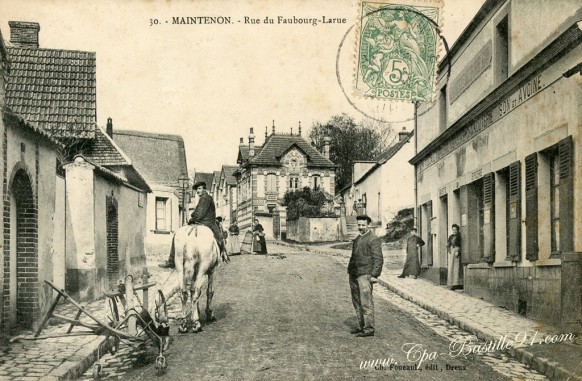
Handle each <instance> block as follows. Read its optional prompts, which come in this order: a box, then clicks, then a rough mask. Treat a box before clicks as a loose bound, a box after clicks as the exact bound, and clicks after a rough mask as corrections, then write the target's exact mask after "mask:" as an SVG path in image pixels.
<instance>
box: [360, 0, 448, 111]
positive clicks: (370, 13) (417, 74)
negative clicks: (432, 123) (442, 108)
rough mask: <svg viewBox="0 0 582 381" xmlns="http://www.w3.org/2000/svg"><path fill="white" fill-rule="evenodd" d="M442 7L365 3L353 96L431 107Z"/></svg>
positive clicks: (372, 0)
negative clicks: (418, 102) (417, 103)
mask: <svg viewBox="0 0 582 381" xmlns="http://www.w3.org/2000/svg"><path fill="white" fill-rule="evenodd" d="M441 11H442V2H439V1H434V2H421V3H414V4H404V3H395V2H393V1H388V0H384V1H378V0H362V1H361V2H360V17H359V20H358V33H357V37H356V41H357V42H356V44H357V47H356V71H355V75H354V86H355V93H356V94H355V95H356V96H360V97H371V98H378V99H384V100H399V101H409V102H416V101H421V102H430V101H432V99H433V95H434V89H435V85H436V64H437V59H438V46H439V35H438V30H439V25H440V22H441V19H442V17H441Z"/></svg>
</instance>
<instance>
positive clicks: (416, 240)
mask: <svg viewBox="0 0 582 381" xmlns="http://www.w3.org/2000/svg"><path fill="white" fill-rule="evenodd" d="M421 246H424V241H423V240H422V238H420V237H419V236H417V235H416V228H412V230H411V231H410V237H408V239H407V240H406V262H404V268H403V269H402V274H401V275H399V276H398V278H406V277H407V276H409V275H410V276H412V277H414V279H416V278H418V276H419V275H420V261H419V260H418V248H419V247H421Z"/></svg>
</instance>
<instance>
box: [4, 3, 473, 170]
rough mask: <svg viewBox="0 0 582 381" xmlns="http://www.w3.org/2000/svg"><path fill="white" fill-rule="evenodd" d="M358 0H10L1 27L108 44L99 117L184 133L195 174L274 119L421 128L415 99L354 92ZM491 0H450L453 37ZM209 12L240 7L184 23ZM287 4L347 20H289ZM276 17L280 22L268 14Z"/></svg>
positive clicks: (70, 44) (308, 14) (281, 127)
mask: <svg viewBox="0 0 582 381" xmlns="http://www.w3.org/2000/svg"><path fill="white" fill-rule="evenodd" d="M357 4H358V1H357V0H347V1H339V0H319V1H308V0H284V1H269V0H256V1H251V0H246V1H236V2H235V1H224V0H218V1H210V0H189V1H188V0H182V1H178V0H173V1H172V0H165V1H162V0H126V1H114V0H84V1H77V0H19V1H17V0H0V29H1V30H2V34H3V36H4V38H5V39H7V40H8V39H9V36H10V29H9V26H8V21H10V20H14V21H33V22H38V23H39V24H40V37H39V40H40V47H41V48H50V49H64V50H83V51H92V52H96V56H97V123H98V124H99V125H100V126H101V127H104V126H105V124H106V121H107V118H108V117H111V118H112V119H113V128H114V129H123V130H137V131H146V132H154V133H167V134H177V135H181V136H182V137H183V139H184V143H185V147H186V153H187V161H188V170H189V172H190V174H192V173H193V172H194V171H202V172H211V171H213V170H219V169H220V168H221V166H222V165H223V164H231V165H232V164H236V155H237V153H238V150H237V149H238V145H239V141H240V138H241V137H244V141H245V143H246V142H248V135H249V128H250V127H253V128H254V133H255V136H256V140H255V141H256V144H262V142H263V141H264V136H265V126H268V131H269V134H270V133H271V125H272V124H273V120H274V121H275V128H276V131H277V132H286V133H288V132H290V130H291V128H293V132H294V133H297V127H298V124H299V122H301V125H302V135H304V136H306V135H307V134H308V132H309V128H310V127H311V126H312V125H313V124H314V123H317V122H321V123H325V122H326V121H327V120H329V119H330V117H331V116H332V115H336V114H340V113H346V114H348V115H350V116H352V117H353V118H354V119H356V121H366V120H368V121H370V119H369V117H370V116H371V117H373V118H374V119H379V120H383V121H386V123H376V125H379V126H380V127H381V128H389V127H391V128H393V129H395V130H400V129H402V128H403V127H404V128H407V129H408V130H410V129H411V128H412V124H411V120H412V108H411V107H410V105H407V104H402V103H398V104H394V103H388V102H380V101H364V100H361V99H357V97H354V96H353V92H352V90H351V86H352V81H353V70H354V69H353V62H354V57H355V52H356V43H355V37H354V36H355V28H353V27H352V26H353V25H354V23H355V22H356V20H357V16H358V6H357ZM482 4H483V0H444V10H443V20H442V30H443V35H444V37H445V39H446V40H447V42H448V43H449V45H452V44H453V42H454V41H455V40H456V39H457V37H458V36H459V35H460V33H461V32H462V31H463V29H464V28H465V27H466V26H467V24H468V22H469V21H470V20H471V18H472V17H473V16H474V15H475V13H476V12H477V11H478V10H479V8H480V7H481V5H482ZM197 16H205V17H206V16H209V17H219V16H223V17H230V19H231V24H227V25H221V24H211V25H208V24H206V25H200V24H197V25H175V24H172V18H173V17H197ZM279 16H282V17H283V18H285V19H288V18H293V17H296V18H301V19H305V18H317V19H321V18H322V16H325V17H326V18H327V19H343V18H345V19H346V22H345V23H337V24H320V23H318V25H315V26H314V25H311V24H279V23H278V21H279V20H278V17H279ZM266 17H270V18H272V19H273V20H274V23H273V24H265V23H264V20H265V18H266ZM254 19H259V20H260V23H259V24H254V23H251V21H252V20H254ZM156 20H157V24H155V23H156ZM166 21H167V23H166ZM344 37H345V40H344ZM342 40H344V43H343V45H341V46H340V44H341V43H342ZM338 57H339V58H338ZM336 60H337V62H338V67H337V70H336ZM338 78H339V80H338ZM340 82H341V84H342V85H343V88H344V91H345V94H347V97H348V98H349V100H350V101H348V99H346V95H344V92H342V88H341V87H340V84H339V83H340ZM354 106H356V107H357V108H358V110H359V111H358V110H356V108H354ZM362 112H363V113H364V114H362Z"/></svg>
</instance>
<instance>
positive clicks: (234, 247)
mask: <svg viewBox="0 0 582 381" xmlns="http://www.w3.org/2000/svg"><path fill="white" fill-rule="evenodd" d="M238 235H239V229H238V225H237V224H236V221H233V222H232V224H231V225H230V227H229V228H228V242H227V244H226V250H227V252H228V255H238V254H240V240H239V238H238Z"/></svg>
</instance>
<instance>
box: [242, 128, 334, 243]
mask: <svg viewBox="0 0 582 381" xmlns="http://www.w3.org/2000/svg"><path fill="white" fill-rule="evenodd" d="M298 131H299V133H298V134H293V133H290V134H281V133H275V126H274V124H273V127H272V133H271V134H270V135H267V132H266V131H265V142H264V143H263V145H262V146H258V145H255V135H254V132H253V128H251V129H250V134H249V140H248V145H247V144H244V141H243V138H241V140H240V145H239V151H238V158H237V163H238V164H239V169H238V170H237V171H236V172H235V173H234V176H235V177H236V179H237V195H238V196H237V201H238V206H237V211H236V218H237V221H238V225H239V228H240V229H241V230H246V229H250V228H251V225H252V220H253V219H254V218H258V219H259V222H260V223H261V225H263V227H264V229H265V234H266V235H267V236H268V237H276V238H281V237H284V236H285V232H286V231H285V228H286V225H285V223H286V222H285V221H286V210H285V207H283V206H282V205H281V202H282V201H283V198H284V196H285V193H286V192H288V191H296V190H301V189H303V188H304V187H309V188H312V189H320V190H323V191H325V192H327V193H329V194H330V195H334V193H335V168H336V165H335V164H334V163H332V162H331V161H330V160H329V138H328V139H326V146H325V147H324V152H323V153H320V152H319V151H317V149H315V147H313V146H312V145H311V144H309V143H308V142H307V141H306V140H305V139H304V138H303V137H302V136H301V127H299V130H298Z"/></svg>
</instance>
